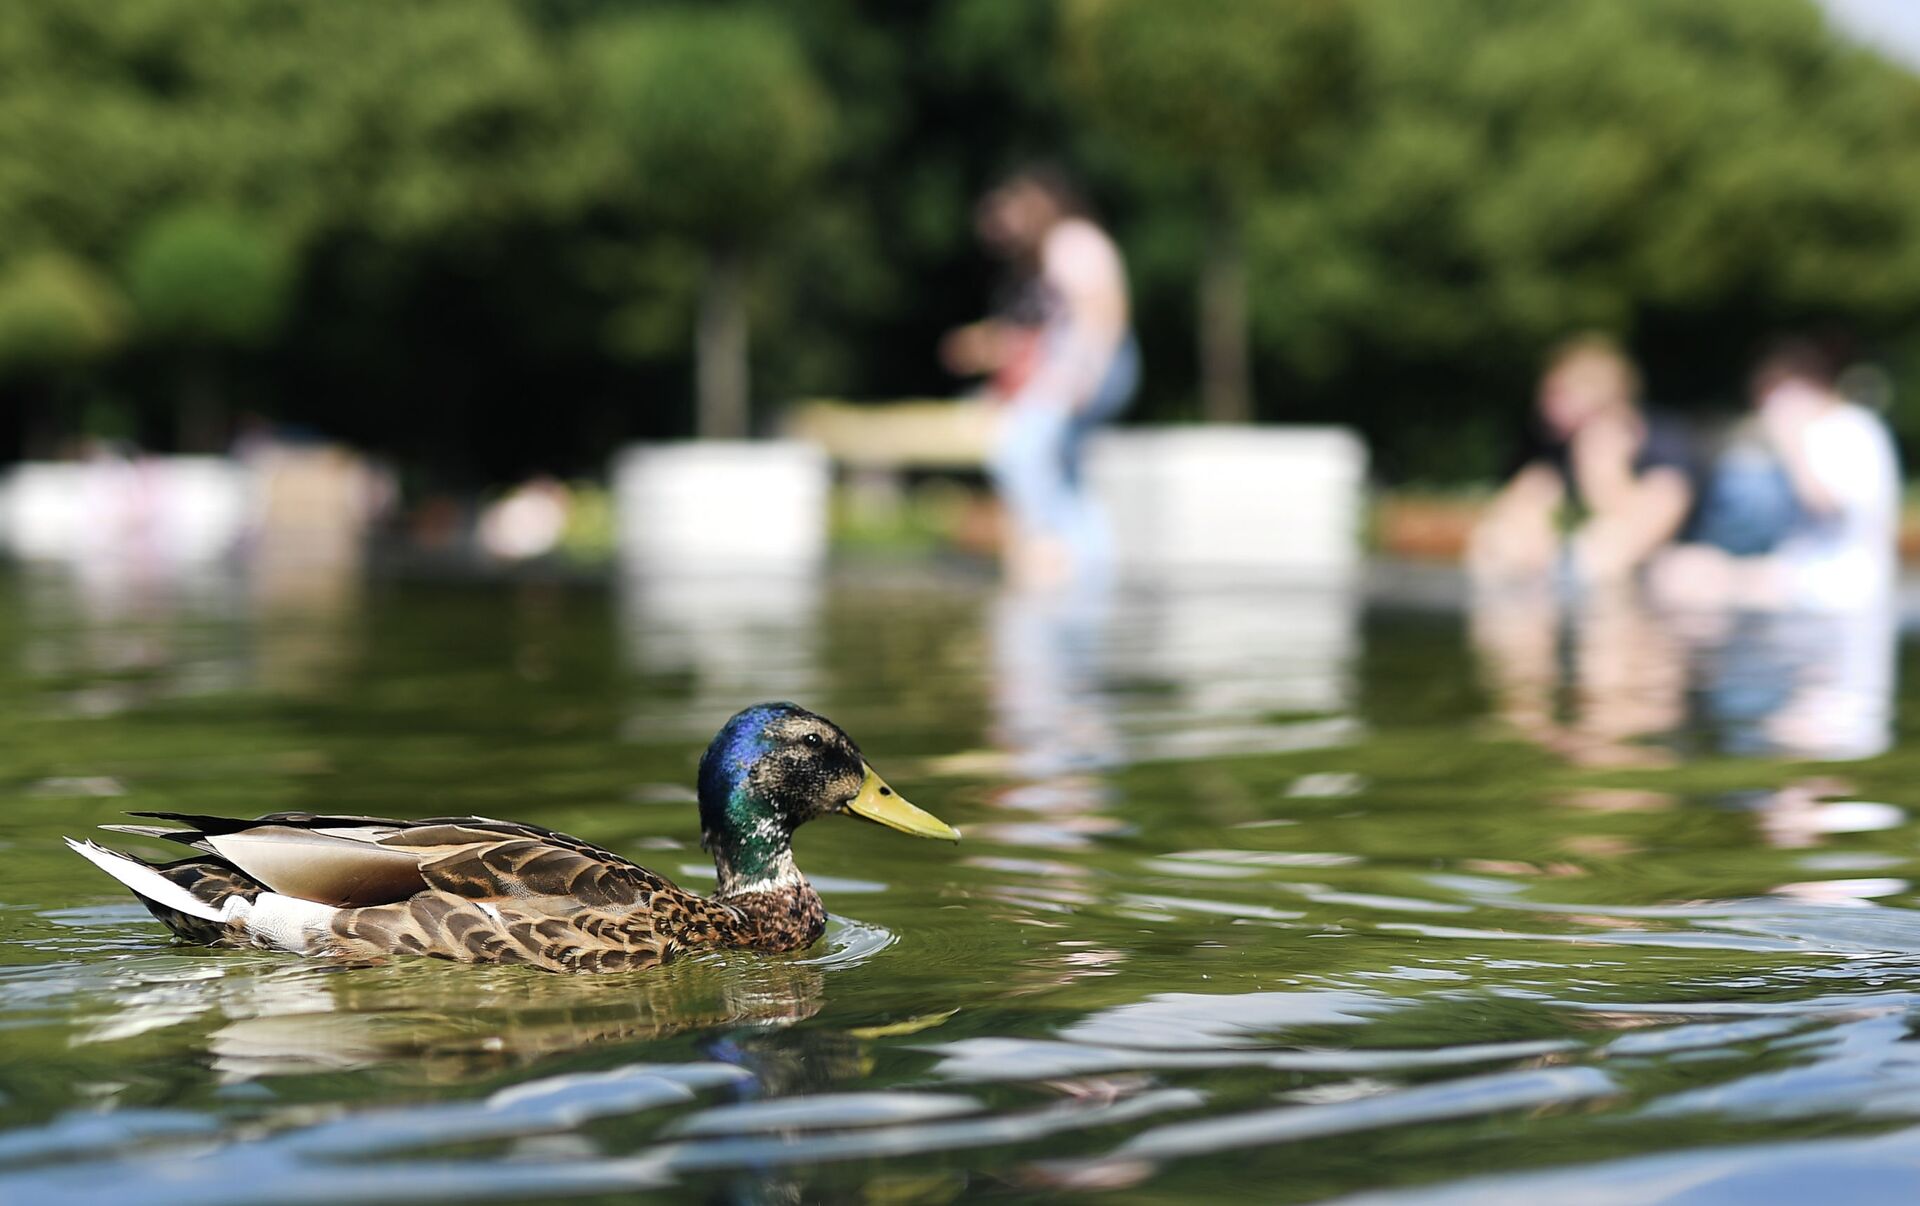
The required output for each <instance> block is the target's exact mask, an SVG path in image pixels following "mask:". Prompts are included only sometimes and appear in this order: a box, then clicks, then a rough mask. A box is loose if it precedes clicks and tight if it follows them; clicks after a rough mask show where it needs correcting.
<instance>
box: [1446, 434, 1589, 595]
mask: <svg viewBox="0 0 1920 1206" xmlns="http://www.w3.org/2000/svg"><path fill="white" fill-rule="evenodd" d="M1565 499H1566V488H1565V487H1564V486H1563V485H1562V484H1561V481H1560V475H1559V474H1558V473H1557V472H1555V471H1554V469H1553V468H1552V466H1550V465H1546V464H1542V463H1540V462H1538V461H1536V462H1533V463H1532V464H1529V465H1527V466H1526V467H1525V468H1523V469H1521V470H1520V472H1518V473H1516V474H1514V475H1513V477H1512V478H1511V479H1509V480H1508V482H1507V484H1506V485H1504V486H1502V487H1501V488H1500V492H1499V493H1498V494H1496V495H1494V497H1493V501H1492V502H1490V503H1488V504H1487V509H1486V510H1485V511H1484V512H1483V513H1482V514H1481V516H1480V520H1479V522H1478V523H1476V524H1474V527H1473V534H1472V535H1471V536H1470V537H1469V538H1468V541H1467V569H1468V571H1469V572H1471V573H1472V574H1473V576H1474V577H1476V578H1480V579H1483V580H1487V579H1499V578H1517V577H1529V576H1537V575H1540V574H1544V573H1546V572H1547V571H1548V570H1549V569H1551V568H1552V564H1553V558H1554V554H1555V552H1556V550H1557V548H1558V546H1559V537H1558V534H1557V533H1556V532H1555V530H1554V519H1555V517H1556V516H1557V515H1558V514H1559V511H1560V505H1561V503H1562V502H1564V501H1565Z"/></svg>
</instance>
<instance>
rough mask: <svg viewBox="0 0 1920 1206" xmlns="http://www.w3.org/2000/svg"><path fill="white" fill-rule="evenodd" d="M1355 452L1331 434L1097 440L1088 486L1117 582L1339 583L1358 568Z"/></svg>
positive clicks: (1181, 431)
mask: <svg viewBox="0 0 1920 1206" xmlns="http://www.w3.org/2000/svg"><path fill="white" fill-rule="evenodd" d="M1366 471H1367V453H1366V445H1365V444H1364V443H1363V442H1362V441H1361V440H1360V437H1359V436H1358V435H1356V434H1355V433H1354V432H1352V431H1350V430H1348V429H1346V428H1342V427H1179V428H1134V429H1126V430H1115V431H1109V432H1104V433H1102V434H1101V435H1099V436H1098V437H1096V439H1095V440H1094V442H1093V444H1092V446H1091V447H1090V448H1089V450H1088V462H1087V475H1088V484H1089V486H1090V487H1091V488H1092V489H1093V490H1094V491H1095V493H1096V496H1097V497H1098V498H1099V499H1100V500H1101V503H1102V505H1103V506H1104V508H1105V510H1106V515H1107V520H1108V523H1109V524H1110V525H1111V526H1112V530H1113V538H1114V555H1115V559H1116V561H1117V563H1118V565H1119V567H1120V569H1121V570H1122V572H1131V573H1139V574H1151V573H1156V572H1164V571H1168V570H1221V571H1265V572H1273V573H1280V574H1301V575H1324V574H1328V573H1346V572H1350V571H1352V570H1354V569H1355V568H1357V566H1358V565H1359V562H1360V552H1361V549H1360V536H1361V524H1362V520H1363V503H1364V497H1365V485H1366Z"/></svg>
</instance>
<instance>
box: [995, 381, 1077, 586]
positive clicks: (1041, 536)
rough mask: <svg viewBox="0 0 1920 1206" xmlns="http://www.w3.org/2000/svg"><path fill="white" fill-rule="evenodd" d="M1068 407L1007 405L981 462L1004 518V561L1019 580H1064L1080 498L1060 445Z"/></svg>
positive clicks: (1068, 419) (1070, 415) (1071, 558)
mask: <svg viewBox="0 0 1920 1206" xmlns="http://www.w3.org/2000/svg"><path fill="white" fill-rule="evenodd" d="M1072 420H1073V412H1072V411H1070V410H1069V409H1067V408H1066V407H1064V406H1050V405H1046V404H1043V403H1035V402H1026V403H1021V404H1017V405H1015V406H1013V407H1011V408H1009V409H1008V411H1007V412H1006V415H1005V417H1004V418H1003V419H1002V421H1001V427H1000V436H999V439H998V441H997V443H996V445H995V447H994V451H993V457H992V460H991V461H990V463H989V464H988V466H987V469H988V472H989V474H990V475H991V476H992V478H993V483H994V487H995V488H996V489H997V490H998V491H999V493H1000V498H1001V501H1002V502H1004V503H1005V504H1006V508H1007V516H1008V519H1009V520H1010V524H1009V526H1010V529H1011V530H1010V531H1009V533H1008V543H1007V565H1008V569H1009V571H1010V572H1011V573H1012V574H1013V576H1014V577H1015V578H1016V579H1018V580H1020V581H1022V582H1025V583H1031V584H1047V583H1051V582H1058V581H1061V580H1063V579H1065V578H1066V577H1067V576H1069V574H1070V573H1071V572H1072V570H1073V568H1074V566H1073V561H1074V556H1073V554H1074V550H1073V548H1072V547H1071V544H1070V542H1071V540H1072V539H1073V536H1074V529H1075V527H1076V526H1077V524H1078V515H1077V512H1078V511H1079V509H1080V501H1079V498H1078V493H1077V491H1075V490H1074V488H1073V487H1072V485H1070V484H1069V483H1068V481H1067V475H1066V462H1065V457H1064V454H1063V451H1062V450H1063V448H1064V446H1065V443H1066V439H1067V433H1068V429H1069V427H1070V425H1071V423H1072Z"/></svg>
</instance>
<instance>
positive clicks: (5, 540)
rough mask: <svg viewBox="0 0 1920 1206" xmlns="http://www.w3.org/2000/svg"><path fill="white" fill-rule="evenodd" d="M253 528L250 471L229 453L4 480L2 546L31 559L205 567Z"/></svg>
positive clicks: (32, 471)
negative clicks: (116, 559) (131, 558)
mask: <svg viewBox="0 0 1920 1206" xmlns="http://www.w3.org/2000/svg"><path fill="white" fill-rule="evenodd" d="M246 522H247V482H246V475H245V472H244V471H243V470H242V469H241V468H240V466H239V465H237V464H236V463H235V462H233V461H230V460H227V459H225V458H222V457H196V456H177V457H141V458H138V459H134V460H127V459H121V458H118V457H100V458H96V459H93V460H88V461H74V462H67V461H44V462H43V461H29V462H25V463H23V464H19V465H15V466H14V467H13V468H12V469H10V470H8V471H7V473H6V475H5V477H4V478H0V544H3V545H4V547H5V548H6V549H7V550H8V551H9V552H11V553H12V554H13V555H15V556H17V557H22V558H25V559H28V560H83V559H89V558H94V557H100V556H123V555H140V556H145V557H149V558H152V559H156V560H159V561H164V562H193V561H207V560H211V559H214V558H217V557H221V556H224V555H225V554H226V553H228V552H230V551H231V550H232V549H233V548H234V547H235V546H236V545H237V544H238V542H239V540H240V537H241V535H242V533H243V532H244V531H245V528H246Z"/></svg>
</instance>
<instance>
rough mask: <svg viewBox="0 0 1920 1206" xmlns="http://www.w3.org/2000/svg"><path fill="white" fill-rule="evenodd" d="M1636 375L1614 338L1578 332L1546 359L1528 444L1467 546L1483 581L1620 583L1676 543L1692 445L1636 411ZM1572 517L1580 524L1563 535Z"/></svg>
mask: <svg viewBox="0 0 1920 1206" xmlns="http://www.w3.org/2000/svg"><path fill="white" fill-rule="evenodd" d="M1639 396H1640V373H1639V370H1638V369H1637V368H1636V367H1635V366H1634V364H1633V361H1632V360H1631V359H1630V358H1629V357H1628V356H1627V354H1626V352H1625V351H1624V350H1623V349H1622V348H1621V347H1620V346H1619V344H1617V343H1615V342H1614V341H1613V340H1612V339H1610V338H1608V337H1606V336H1604V335H1597V334H1586V335H1579V336H1576V337H1574V338H1572V339H1569V340H1567V341H1565V342H1564V343H1561V344H1560V345H1559V346H1558V347H1556V348H1555V349H1554V350H1553V351H1552V353H1551V354H1550V355H1549V356H1548V358H1547V363H1546V370H1545V372H1544V373H1543V374H1542V376H1541V379H1540V386H1539V392H1538V394H1537V396H1536V398H1535V413H1534V428H1533V432H1532V433H1531V440H1530V447H1529V448H1528V449H1527V452H1526V454H1525V457H1524V459H1523V461H1522V463H1521V465H1520V468H1519V469H1518V470H1517V471H1516V472H1515V473H1514V474H1513V476H1512V477H1511V478H1510V479H1509V480H1508V481H1507V483H1506V485H1505V486H1504V487H1502V488H1501V490H1500V493H1499V494H1498V495H1496V496H1495V498H1494V500H1493V502H1492V504H1491V505H1490V506H1489V507H1488V508H1487V511H1486V513H1485V514H1484V515H1483V516H1482V518H1481V520H1480V522H1479V523H1478V524H1477V525H1476V526H1475V529H1474V532H1473V536H1472V538H1471V540H1470V541H1469V544H1468V549H1467V559H1468V560H1467V564H1468V567H1469V569H1470V570H1471V572H1472V573H1473V575H1474V577H1475V578H1476V579H1478V580H1480V581H1483V582H1516V581H1536V582H1538V581H1544V580H1547V579H1549V578H1553V577H1555V576H1566V577H1570V578H1571V579H1572V580H1573V581H1574V582H1577V583H1579V584H1581V585H1603V584H1608V583H1615V582H1620V581H1623V580H1625V579H1626V578H1628V577H1629V576H1631V575H1632V574H1633V573H1634V572H1635V571H1636V570H1638V569H1639V568H1640V567H1641V566H1642V565H1644V564H1645V563H1646V561H1647V560H1648V558H1650V557H1651V556H1652V555H1653V554H1654V553H1655V552H1657V551H1658V550H1659V549H1661V548H1662V547H1664V546H1665V545H1667V544H1668V543H1669V542H1670V541H1672V540H1673V539H1674V538H1675V537H1676V536H1677V535H1678V534H1679V533H1680V531H1681V528H1682V527H1683V526H1684V525H1685V523H1686V521H1687V516H1688V514H1689V512H1690V511H1691V509H1692V507H1693V502H1694V496H1695V485H1694V482H1695V478H1696V476H1697V474H1696V469H1695V463H1694V452H1693V441H1692V439H1691V437H1690V435H1689V433H1688V432H1687V430H1686V429H1685V427H1684V426H1683V425H1682V424H1680V423H1679V422H1678V421H1676V420H1673V419H1670V418H1667V417H1665V416H1660V415H1650V414H1648V413H1646V412H1645V411H1644V410H1643V409H1642V408H1641V406H1640V402H1639ZM1569 510H1572V511H1573V512H1575V513H1577V514H1578V515H1579V517H1580V518H1579V521H1578V525H1577V526H1576V527H1574V528H1573V530H1572V531H1571V532H1563V525H1562V518H1563V515H1564V514H1565V513H1566V512H1567V511H1569Z"/></svg>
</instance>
